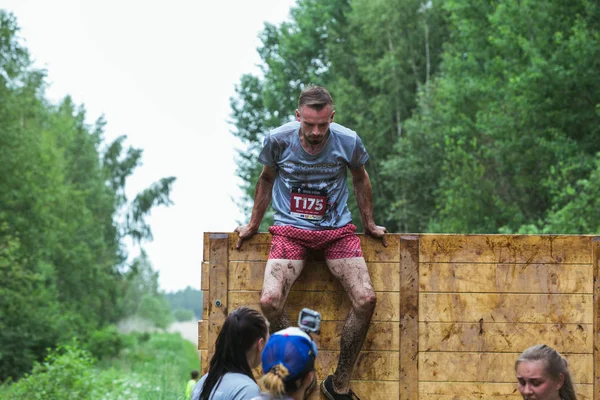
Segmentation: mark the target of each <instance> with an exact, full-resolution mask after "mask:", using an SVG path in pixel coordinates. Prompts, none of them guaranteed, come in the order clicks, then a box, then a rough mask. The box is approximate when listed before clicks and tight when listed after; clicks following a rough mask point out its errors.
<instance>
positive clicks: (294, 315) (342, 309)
mask: <svg viewBox="0 0 600 400" xmlns="http://www.w3.org/2000/svg"><path fill="white" fill-rule="evenodd" d="M229 305H230V307H231V309H235V308H237V307H239V306H241V305H245V306H248V307H252V308H254V309H256V310H260V292H258V291H251V292H233V291H232V292H229ZM307 306H310V308H312V309H313V310H316V311H318V312H320V313H321V316H322V318H323V320H324V321H344V320H345V319H346V315H347V314H348V311H349V310H350V300H349V299H348V296H346V294H345V293H344V292H297V291H294V290H292V291H291V292H290V294H289V296H288V299H287V302H286V307H287V310H288V313H289V315H290V318H291V320H292V321H296V320H297V319H298V314H299V313H300V310H301V309H302V308H304V307H307ZM399 318H400V299H399V295H398V292H378V293H377V305H376V306H375V313H374V314H373V318H372V320H371V321H372V322H389V321H399Z"/></svg>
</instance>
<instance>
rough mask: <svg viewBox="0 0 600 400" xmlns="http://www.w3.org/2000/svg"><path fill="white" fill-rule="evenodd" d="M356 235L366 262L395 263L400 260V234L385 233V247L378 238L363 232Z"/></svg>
mask: <svg viewBox="0 0 600 400" xmlns="http://www.w3.org/2000/svg"><path fill="white" fill-rule="evenodd" d="M358 237H359V239H360V247H361V249H362V252H363V257H364V258H365V260H366V261H367V262H396V263H397V262H399V261H400V235H398V234H387V235H385V239H386V242H387V247H383V244H382V243H381V240H380V239H375V238H372V237H371V236H368V235H365V234H358Z"/></svg>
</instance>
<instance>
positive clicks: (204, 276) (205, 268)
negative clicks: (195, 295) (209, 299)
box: [200, 261, 210, 291]
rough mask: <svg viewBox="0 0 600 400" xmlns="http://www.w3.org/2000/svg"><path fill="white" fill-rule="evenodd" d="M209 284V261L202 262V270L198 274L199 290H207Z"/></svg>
mask: <svg viewBox="0 0 600 400" xmlns="http://www.w3.org/2000/svg"><path fill="white" fill-rule="evenodd" d="M209 285H210V263H209V262H208V261H204V262H202V272H201V275H200V290H204V291H208V289H209Z"/></svg>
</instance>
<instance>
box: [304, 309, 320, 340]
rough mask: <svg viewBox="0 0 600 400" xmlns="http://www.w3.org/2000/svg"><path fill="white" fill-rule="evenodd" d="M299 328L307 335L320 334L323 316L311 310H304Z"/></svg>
mask: <svg viewBox="0 0 600 400" xmlns="http://www.w3.org/2000/svg"><path fill="white" fill-rule="evenodd" d="M298 327H299V328H300V329H302V330H303V331H305V332H306V333H308V332H314V333H317V334H318V333H319V330H320V329H321V314H320V313H319V312H317V311H314V310H311V309H309V308H303V309H302V311H300V315H299V316H298Z"/></svg>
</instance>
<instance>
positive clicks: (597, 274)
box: [592, 236, 600, 400]
mask: <svg viewBox="0 0 600 400" xmlns="http://www.w3.org/2000/svg"><path fill="white" fill-rule="evenodd" d="M592 267H593V268H594V400H600V310H599V307H600V236H596V237H594V238H592Z"/></svg>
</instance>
